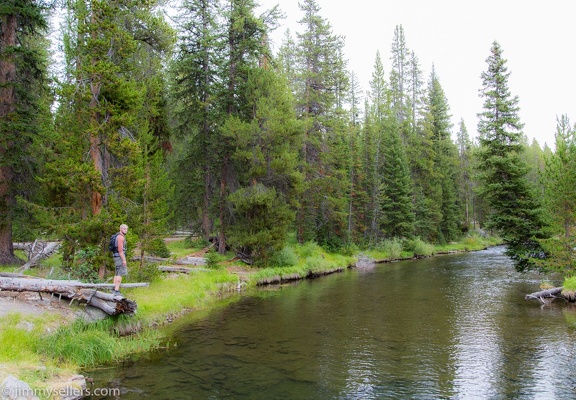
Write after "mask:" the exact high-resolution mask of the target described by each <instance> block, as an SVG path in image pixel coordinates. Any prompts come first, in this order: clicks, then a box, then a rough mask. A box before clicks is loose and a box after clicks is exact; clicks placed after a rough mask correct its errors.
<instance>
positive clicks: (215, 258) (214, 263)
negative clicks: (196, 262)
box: [206, 250, 222, 269]
mask: <svg viewBox="0 0 576 400" xmlns="http://www.w3.org/2000/svg"><path fill="white" fill-rule="evenodd" d="M221 260H222V257H221V256H220V254H218V253H217V252H215V251H212V250H210V251H209V252H208V253H206V268H210V269H218V267H219V265H218V263H219V262H220V261H221Z"/></svg>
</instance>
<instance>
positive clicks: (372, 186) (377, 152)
mask: <svg viewBox="0 0 576 400" xmlns="http://www.w3.org/2000/svg"><path fill="white" fill-rule="evenodd" d="M390 94H391V93H390V91H389V89H388V86H387V84H386V79H385V76H384V65H383V64H382V59H381V58H380V52H376V59H375V61H374V70H373V72H372V79H371V80H370V91H369V93H368V96H369V100H370V103H369V107H370V109H369V111H368V112H369V115H368V117H369V119H368V120H367V121H366V123H365V124H364V135H365V138H366V142H365V146H364V149H365V160H366V162H365V165H366V168H367V171H366V176H367V179H368V180H367V182H366V185H367V188H366V190H367V192H368V193H369V194H370V202H369V209H368V210H366V215H367V216H369V218H370V221H369V225H368V226H369V227H370V229H369V230H368V232H369V239H370V241H371V242H372V243H377V242H378V240H379V237H380V226H379V225H380V224H379V221H380V220H382V218H383V217H382V188H383V182H382V179H383V171H382V160H383V154H382V153H383V150H382V149H383V148H384V137H385V129H386V126H387V125H389V124H390V121H391V120H392V116H391V98H390V97H391V96H390ZM367 114H368V113H367Z"/></svg>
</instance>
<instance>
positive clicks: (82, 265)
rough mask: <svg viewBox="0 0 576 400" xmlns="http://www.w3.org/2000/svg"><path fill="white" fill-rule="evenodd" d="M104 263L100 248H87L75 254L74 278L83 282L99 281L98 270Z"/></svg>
mask: <svg viewBox="0 0 576 400" xmlns="http://www.w3.org/2000/svg"><path fill="white" fill-rule="evenodd" d="M101 262H103V261H102V256H101V249H100V247H99V246H86V247H84V248H81V249H79V250H77V251H76V252H75V253H74V263H73V268H72V271H71V273H72V276H73V277H75V278H78V279H80V280H82V281H89V282H96V281H98V268H99V265H100V263H101Z"/></svg>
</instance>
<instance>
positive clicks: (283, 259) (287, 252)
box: [270, 247, 298, 267]
mask: <svg viewBox="0 0 576 400" xmlns="http://www.w3.org/2000/svg"><path fill="white" fill-rule="evenodd" d="M297 263H298V255H297V254H296V252H295V251H294V249H293V248H292V247H284V248H283V249H282V250H280V251H279V252H277V253H276V254H274V255H273V256H272V258H271V260H270V264H271V265H273V266H276V267H291V266H293V265H296V264H297Z"/></svg>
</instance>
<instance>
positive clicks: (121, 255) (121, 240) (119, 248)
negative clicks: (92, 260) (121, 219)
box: [112, 224, 128, 296]
mask: <svg viewBox="0 0 576 400" xmlns="http://www.w3.org/2000/svg"><path fill="white" fill-rule="evenodd" d="M127 233H128V225H126V224H122V225H120V232H118V234H117V235H116V246H115V252H114V253H113V254H112V258H113V259H114V266H115V267H116V272H115V273H114V290H113V291H112V294H113V295H120V296H121V295H122V293H120V284H121V283H122V277H123V276H126V275H127V274H128V267H127V264H126V234H127Z"/></svg>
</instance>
